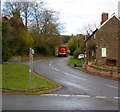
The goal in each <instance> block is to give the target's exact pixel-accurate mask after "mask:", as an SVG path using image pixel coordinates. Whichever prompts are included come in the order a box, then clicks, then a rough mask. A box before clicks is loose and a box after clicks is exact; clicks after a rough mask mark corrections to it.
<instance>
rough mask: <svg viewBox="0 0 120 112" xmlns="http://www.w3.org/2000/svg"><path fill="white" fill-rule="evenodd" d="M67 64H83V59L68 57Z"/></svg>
mask: <svg viewBox="0 0 120 112" xmlns="http://www.w3.org/2000/svg"><path fill="white" fill-rule="evenodd" d="M68 64H69V65H74V64H77V65H81V64H84V60H78V59H77V58H70V59H69V61H68Z"/></svg>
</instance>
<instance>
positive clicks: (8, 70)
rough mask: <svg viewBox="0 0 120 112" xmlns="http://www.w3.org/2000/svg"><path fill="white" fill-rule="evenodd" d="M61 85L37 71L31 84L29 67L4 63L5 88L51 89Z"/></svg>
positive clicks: (3, 77)
mask: <svg viewBox="0 0 120 112" xmlns="http://www.w3.org/2000/svg"><path fill="white" fill-rule="evenodd" d="M58 87H59V85H58V84H57V83H55V82H52V81H50V80H48V79H46V78H44V77H42V76H38V75H36V74H35V73H33V74H32V84H31V85H30V84H29V72H28V67H27V66H24V65H18V64H3V65H2V89H3V90H4V89H5V90H28V91H30V90H41V91H46V90H51V89H55V88H58Z"/></svg>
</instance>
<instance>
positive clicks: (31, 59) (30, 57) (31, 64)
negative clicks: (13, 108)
mask: <svg viewBox="0 0 120 112" xmlns="http://www.w3.org/2000/svg"><path fill="white" fill-rule="evenodd" d="M34 53H35V52H34V50H33V49H32V48H30V49H29V59H30V63H29V64H30V65H29V83H30V85H31V84H32V72H33V54H34Z"/></svg>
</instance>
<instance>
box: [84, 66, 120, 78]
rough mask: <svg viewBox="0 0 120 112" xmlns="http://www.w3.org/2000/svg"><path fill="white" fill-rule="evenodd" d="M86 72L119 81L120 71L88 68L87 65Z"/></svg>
mask: <svg viewBox="0 0 120 112" xmlns="http://www.w3.org/2000/svg"><path fill="white" fill-rule="evenodd" d="M86 70H87V71H88V72H90V73H93V74H96V75H100V76H103V77H108V78H111V79H117V80H120V71H115V70H106V69H102V68H98V67H95V66H89V65H87V66H86Z"/></svg>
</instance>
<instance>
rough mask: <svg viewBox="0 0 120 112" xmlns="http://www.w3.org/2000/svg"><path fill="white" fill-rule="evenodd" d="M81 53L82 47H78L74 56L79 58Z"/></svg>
mask: <svg viewBox="0 0 120 112" xmlns="http://www.w3.org/2000/svg"><path fill="white" fill-rule="evenodd" d="M80 53H81V49H80V48H78V49H76V50H75V51H74V53H73V56H74V57H75V58H77V57H78V55H79V54H80Z"/></svg>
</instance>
